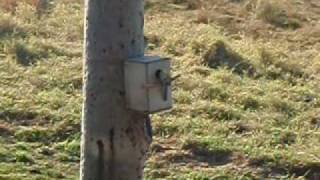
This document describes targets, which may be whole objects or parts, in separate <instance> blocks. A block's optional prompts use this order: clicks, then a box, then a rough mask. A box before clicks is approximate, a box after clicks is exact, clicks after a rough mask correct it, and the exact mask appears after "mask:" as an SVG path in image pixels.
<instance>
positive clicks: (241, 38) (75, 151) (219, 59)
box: [0, 0, 320, 180]
mask: <svg viewBox="0 0 320 180" xmlns="http://www.w3.org/2000/svg"><path fill="white" fill-rule="evenodd" d="M0 2H4V1H1V0H0ZM16 2H17V1H16ZM19 2H20V1H19ZM198 2H200V3H201V4H198ZM284 2H289V1H279V2H278V3H280V4H279V9H283V7H284V6H282V5H281V3H284ZM293 2H294V1H290V4H291V5H292V6H293V7H294V8H290V9H293V10H292V12H293V14H299V15H300V17H301V19H300V18H299V19H300V20H301V22H302V23H301V27H300V28H298V29H292V28H287V27H281V26H278V25H276V24H273V23H271V22H270V21H268V20H266V19H265V18H264V17H265V16H269V15H267V14H264V15H261V16H260V17H259V16H258V15H257V14H259V12H262V11H261V10H263V9H264V8H257V1H255V0H252V1H249V0H232V1H231V0H212V1H210V0H203V1H193V0H147V3H146V5H147V6H148V7H147V11H146V16H145V17H146V26H145V30H146V31H145V36H146V39H148V45H146V47H147V49H146V50H147V52H148V53H151V54H157V55H162V56H168V57H171V59H172V65H173V71H174V72H173V73H174V74H182V76H181V77H180V78H179V79H178V80H177V81H176V82H175V84H174V92H173V93H174V98H175V106H174V108H173V109H172V110H171V111H170V112H164V113H160V114H156V115H153V117H152V123H153V127H154V143H153V145H152V148H151V152H150V157H149V159H148V162H147V164H146V168H145V177H146V179H239V177H240V179H299V180H301V179H310V178H311V179H312V178H313V177H316V176H317V173H318V172H319V166H320V165H319V152H320V149H319V147H320V141H319V139H320V136H319V128H320V117H319V112H320V101H319V100H320V98H319V94H320V88H319V83H320V79H319V72H320V66H319V62H320V59H319V52H320V43H319V37H318V34H319V32H320V31H319V28H317V23H318V21H319V20H320V14H319V13H317V12H318V11H319V9H318V8H317V7H316V4H319V2H318V0H308V1H302V0H301V1H299V2H300V4H295V3H293ZM295 2H296V1H295ZM27 3H29V2H27ZM314 3H315V4H314ZM272 5H273V6H274V4H272ZM319 7H320V6H319ZM274 8H275V7H274ZM49 9H50V11H49V12H48V11H45V12H44V13H43V16H41V17H40V18H41V19H40V20H39V16H38V13H37V10H36V5H34V4H32V3H31V4H30V3H29V4H26V3H24V4H20V3H19V4H18V5H17V7H15V9H14V10H9V11H0V40H1V41H0V84H1V86H0V167H1V168H0V179H6V180H7V179H8V180H11V179H15V180H20V179H24V180H25V179H26V180H28V179H78V172H79V171H78V169H79V163H78V162H79V153H80V149H79V148H80V133H79V132H80V119H81V102H82V99H81V94H82V92H81V91H82V88H81V87H82V53H81V51H82V45H81V44H82V37H83V34H82V29H83V25H82V22H83V21H82V17H83V14H82V12H83V5H82V4H81V3H80V0H55V1H54V3H53V4H52V6H50V8H49ZM276 9H277V8H276ZM302 9H305V11H302ZM202 10H204V11H205V12H206V13H205V14H204V15H203V16H204V18H203V19H204V20H200V21H197V19H199V15H198V14H197V13H198V12H199V11H202ZM285 10H288V9H285ZM290 11H291V10H290ZM286 14H288V16H287V17H288V18H291V17H295V16H296V15H292V16H291V12H289V10H288V11H286ZM281 16H282V15H281ZM173 17H174V18H173ZM200 19H202V18H200ZM271 19H272V18H271ZM253 32H254V33H253ZM251 69H253V70H254V76H252V75H251V73H250V71H251Z"/></svg>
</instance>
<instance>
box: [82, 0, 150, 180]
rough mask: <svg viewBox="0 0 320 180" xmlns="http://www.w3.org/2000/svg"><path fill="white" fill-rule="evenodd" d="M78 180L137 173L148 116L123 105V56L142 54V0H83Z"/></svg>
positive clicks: (121, 179) (111, 179) (113, 179)
mask: <svg viewBox="0 0 320 180" xmlns="http://www.w3.org/2000/svg"><path fill="white" fill-rule="evenodd" d="M85 7H86V8H85V12H86V15H85V42H84V47H85V53H84V106H83V119H82V142H81V168H80V169H81V170H80V179H81V180H127V179H128V180H129V179H130V180H135V179H142V178H143V167H144V163H145V157H146V152H147V150H148V147H149V144H150V140H151V137H150V134H149V133H148V123H146V122H148V121H149V120H148V116H147V115H146V114H144V113H141V112H136V111H130V110H128V109H127V108H126V102H125V92H124V67H123V65H124V61H125V60H126V59H128V58H132V57H140V56H143V55H144V36H143V25H144V17H143V0H86V5H85Z"/></svg>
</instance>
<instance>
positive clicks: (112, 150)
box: [109, 128, 115, 180]
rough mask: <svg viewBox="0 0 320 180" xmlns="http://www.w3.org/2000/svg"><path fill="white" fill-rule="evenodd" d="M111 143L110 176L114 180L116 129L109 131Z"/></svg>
mask: <svg viewBox="0 0 320 180" xmlns="http://www.w3.org/2000/svg"><path fill="white" fill-rule="evenodd" d="M109 142H110V164H109V174H110V179H111V180H113V179H114V177H115V174H114V171H115V170H114V168H115V167H114V166H115V164H114V163H115V162H114V157H115V149H114V129H113V128H112V129H111V130H110V131H109Z"/></svg>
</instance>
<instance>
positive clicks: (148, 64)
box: [124, 56, 176, 113]
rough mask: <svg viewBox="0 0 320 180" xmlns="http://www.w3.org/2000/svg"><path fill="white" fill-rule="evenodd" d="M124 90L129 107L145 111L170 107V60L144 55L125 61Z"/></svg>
mask: <svg viewBox="0 0 320 180" xmlns="http://www.w3.org/2000/svg"><path fill="white" fill-rule="evenodd" d="M124 70H125V71H124V73H125V91H126V100H127V106H128V108H130V109H133V110H137V111H143V112H147V113H154V112H159V111H162V110H167V109H170V108H172V97H171V82H172V81H173V80H174V79H175V78H176V77H175V78H171V76H170V60H169V59H168V58H161V57H159V56H144V57H138V58H132V59H128V60H127V61H126V62H125V67H124Z"/></svg>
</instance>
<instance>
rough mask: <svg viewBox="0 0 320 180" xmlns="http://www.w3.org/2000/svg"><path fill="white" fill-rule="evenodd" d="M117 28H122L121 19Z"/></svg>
mask: <svg viewBox="0 0 320 180" xmlns="http://www.w3.org/2000/svg"><path fill="white" fill-rule="evenodd" d="M119 28H120V29H122V28H123V22H122V20H120V21H119Z"/></svg>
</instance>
